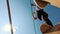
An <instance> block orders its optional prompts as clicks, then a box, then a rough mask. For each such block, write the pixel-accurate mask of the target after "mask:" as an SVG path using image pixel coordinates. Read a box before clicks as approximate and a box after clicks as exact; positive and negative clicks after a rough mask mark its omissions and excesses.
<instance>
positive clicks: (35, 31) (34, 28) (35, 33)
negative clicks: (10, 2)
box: [30, 0, 37, 34]
mask: <svg viewBox="0 0 60 34" xmlns="http://www.w3.org/2000/svg"><path fill="white" fill-rule="evenodd" d="M31 4H32V3H31V0H30V6H31V13H32V12H33V10H32V5H31ZM33 25H34V30H35V34H37V33H36V26H35V22H34V20H33Z"/></svg>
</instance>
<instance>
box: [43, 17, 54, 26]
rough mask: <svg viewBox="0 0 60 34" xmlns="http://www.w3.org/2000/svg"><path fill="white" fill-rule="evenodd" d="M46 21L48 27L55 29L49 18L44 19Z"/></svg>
mask: <svg viewBox="0 0 60 34" xmlns="http://www.w3.org/2000/svg"><path fill="white" fill-rule="evenodd" d="M44 20H45V22H46V23H47V24H48V25H50V26H52V27H53V25H52V22H51V21H50V20H49V18H44Z"/></svg>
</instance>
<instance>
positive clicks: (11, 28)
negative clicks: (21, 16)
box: [6, 0, 13, 34]
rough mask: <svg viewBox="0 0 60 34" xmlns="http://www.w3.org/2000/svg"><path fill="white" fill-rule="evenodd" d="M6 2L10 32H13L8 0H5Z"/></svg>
mask: <svg viewBox="0 0 60 34" xmlns="http://www.w3.org/2000/svg"><path fill="white" fill-rule="evenodd" d="M6 2H7V8H8V16H9V22H10V26H11V34H13V26H12V19H11V14H10V6H9V0H6Z"/></svg>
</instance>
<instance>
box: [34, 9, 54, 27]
mask: <svg viewBox="0 0 60 34" xmlns="http://www.w3.org/2000/svg"><path fill="white" fill-rule="evenodd" d="M36 12H37V17H38V19H39V20H42V18H41V16H43V19H44V21H45V23H46V24H48V25H50V26H52V27H53V25H52V22H51V21H50V20H49V18H48V14H47V13H46V12H45V11H44V10H43V9H40V10H37V11H36ZM33 18H34V19H37V18H36V17H34V16H33Z"/></svg>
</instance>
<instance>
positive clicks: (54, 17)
mask: <svg viewBox="0 0 60 34" xmlns="http://www.w3.org/2000/svg"><path fill="white" fill-rule="evenodd" d="M10 9H11V17H12V23H13V26H15V27H16V32H15V34H34V25H33V20H32V16H31V7H30V0H10ZM44 10H45V11H46V12H47V13H48V15H49V19H50V20H51V21H52V23H53V25H56V23H57V22H60V16H59V15H60V9H59V8H56V7H54V6H51V5H49V6H46V7H45V8H44ZM5 24H9V19H8V12H7V6H6V0H0V34H10V32H7V33H6V32H4V31H3V27H4V25H5ZM41 24H42V22H41V21H40V20H36V21H35V25H36V32H37V34H41V32H40V29H39V27H40V25H41Z"/></svg>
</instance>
